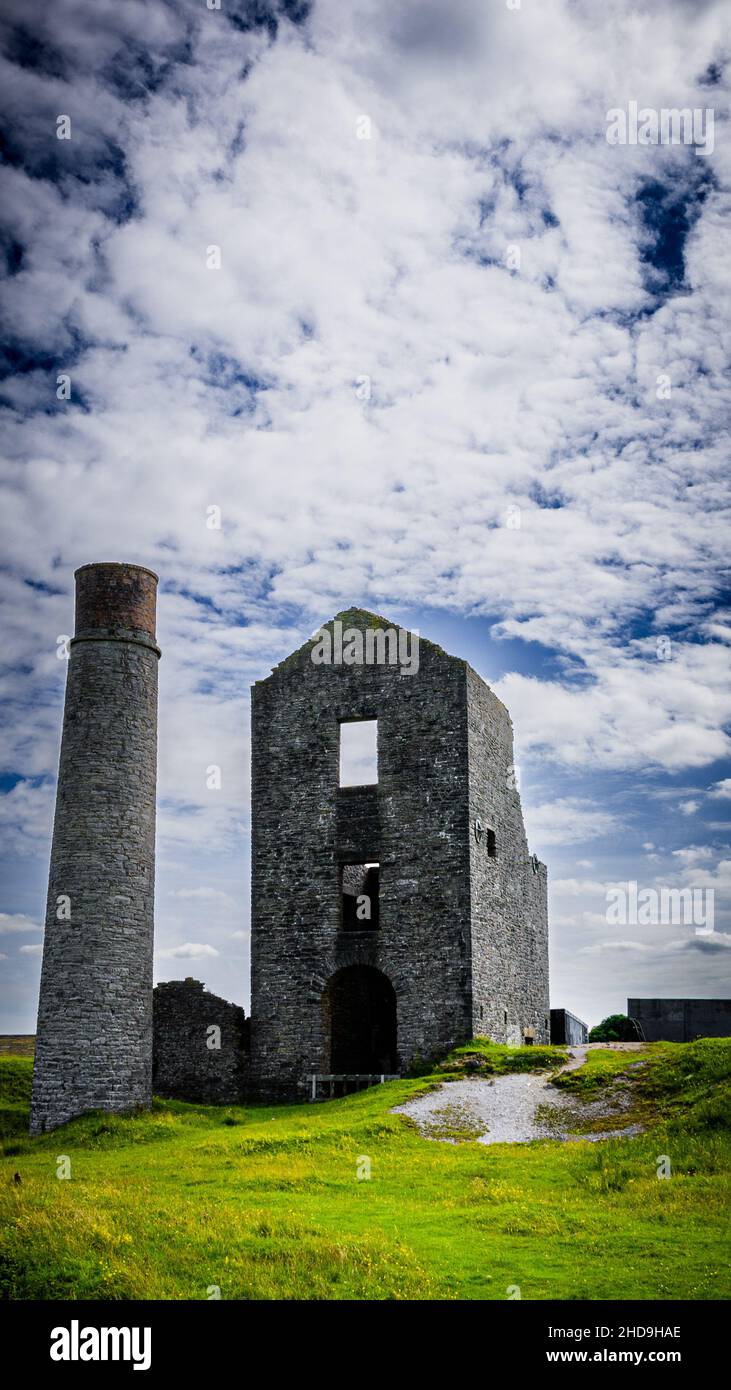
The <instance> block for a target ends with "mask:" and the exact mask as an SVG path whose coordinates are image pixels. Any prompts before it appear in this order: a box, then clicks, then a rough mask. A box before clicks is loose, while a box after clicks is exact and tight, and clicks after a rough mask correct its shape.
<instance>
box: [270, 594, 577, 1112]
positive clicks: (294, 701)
mask: <svg viewBox="0 0 731 1390" xmlns="http://www.w3.org/2000/svg"><path fill="white" fill-rule="evenodd" d="M335 625H339V634H340V635H341V636H342V639H343V640H342V651H341V652H340V653H339V652H338V650H337V644H336V643H335V641H333V644H332V657H333V658H334V659H331V660H329V661H328V660H323V661H316V660H313V657H314V656H315V655H316V653H315V650H314V645H313V642H312V641H309V642H306V643H305V644H304V646H302V647H301V648H300V649H299V651H297V652H295V653H293V655H292V656H290V657H288V658H287V659H286V660H285V661H283V662H281V664H280V665H279V666H277V667H276V668H275V669H274V671H273V672H272V674H271V675H270V676H268V677H267V678H266V679H265V680H261V681H258V682H257V683H256V684H255V685H254V687H253V690H252V716H251V731H252V897H251V909H252V924H251V1085H252V1089H253V1090H254V1091H255V1092H256V1093H258V1094H267V1095H271V1094H274V1095H296V1094H297V1092H298V1086H301V1085H302V1082H303V1078H305V1077H306V1076H307V1075H308V1074H312V1073H320V1074H323V1075H326V1074H332V1073H344V1072H351V1073H374V1074H377V1073H395V1072H403V1071H406V1070H407V1069H408V1068H409V1067H411V1066H412V1064H414V1063H415V1062H416V1061H417V1060H418V1059H424V1060H427V1059H430V1058H433V1057H436V1056H438V1055H439V1054H440V1053H443V1052H444V1051H445V1050H447V1049H448V1048H450V1047H452V1046H453V1045H455V1044H456V1043H459V1042H462V1041H465V1040H467V1039H468V1038H470V1037H472V1036H473V1035H475V1034H481V1035H485V1036H487V1037H490V1038H492V1039H493V1040H495V1041H497V1042H508V1043H523V1042H533V1041H535V1042H548V1040H549V1030H550V1022H549V1001H548V928H547V908H546V870H545V867H544V865H543V864H541V863H539V862H538V861H537V860H536V859H535V858H532V857H531V856H530V854H529V852H528V845H527V842H526V837H525V830H524V828H523V818H522V814H521V806H520V796H519V794H518V790H517V787H516V778H515V773H514V767H513V739H512V727H511V723H510V718H509V716H508V712H507V710H506V709H505V706H504V705H503V704H501V702H500V700H498V699H497V697H496V696H495V695H494V694H493V692H492V691H491V690H490V689H489V687H488V686H487V685H486V684H485V682H484V681H483V680H481V679H480V677H479V676H478V675H477V674H476V672H475V671H473V670H472V669H471V667H470V666H469V665H468V664H467V662H466V661H463V660H460V659H459V658H457V657H453V656H448V655H447V653H446V652H444V651H442V649H441V648H440V647H438V646H436V645H435V644H434V643H433V642H428V641H425V640H423V639H422V640H421V641H420V642H419V644H418V654H419V660H418V669H417V670H413V669H411V670H407V669H406V668H405V667H404V665H403V664H402V663H401V662H400V661H399V659H398V648H397V647H396V644H395V642H394V643H392V644H391V645H390V646H389V647H388V649H387V644H386V643H385V642H383V643H382V645H381V650H380V652H379V651H378V649H376V648H375V647H374V646H373V644H372V654H373V655H374V657H378V656H379V655H381V656H385V657H386V659H385V660H380V661H379V660H377V659H376V660H373V661H372V662H371V663H370V664H369V663H368V662H367V660H366V659H365V654H367V647H366V646H365V642H364V640H362V641H361V642H360V644H358V643H357V642H356V641H355V639H354V638H353V637H351V639H350V645H349V643H348V634H349V633H359V634H361V635H362V638H363V639H364V638H365V635H366V634H367V633H368V632H371V633H373V632H374V631H376V630H380V631H381V633H385V632H387V631H392V632H393V633H394V637H395V635H396V634H395V630H394V629H391V628H390V627H389V624H388V623H387V622H386V620H384V619H382V618H378V617H376V616H375V615H374V614H372V613H368V612H363V611H361V610H356V609H353V610H349V611H348V612H345V613H341V614H339V615H338V618H337V619H334V620H333V623H331V624H328V628H327V631H330V632H333V636H334V627H335ZM358 651H361V652H362V653H363V654H364V656H363V660H361V661H358V660H357V656H358ZM338 654H340V656H341V660H340V661H337V659H336V658H337V656H338ZM348 654H350V655H354V656H355V657H356V660H355V661H353V663H352V664H349V663H348V661H347V656H348ZM390 658H393V660H392V659H390ZM356 725H359V726H361V727H360V728H354V726H356ZM364 725H367V726H368V729H366V728H364V727H363V726H364ZM369 733H370V734H371V735H372V736H373V748H374V749H375V757H374V758H372V760H371V763H372V765H371V767H370V769H369V770H367V775H366V774H364V777H363V781H362V783H360V784H357V782H356V784H355V785H347V784H343V783H347V781H348V780H349V779H348V778H347V777H342V776H341V775H340V774H341V772H342V754H343V747H342V746H343V743H344V742H345V741H347V739H348V737H351V738H352V736H353V734H355V735H358V734H361V735H362V743H363V746H364V747H365V746H366V744H365V740H366V738H367V735H368V734H369ZM358 901H360V902H361V905H362V912H361V915H360V916H359V915H358V909H357V906H356V907H355V908H354V902H355V903H356V904H357V903H358ZM366 913H368V915H367V916H366V915H365V914H366Z"/></svg>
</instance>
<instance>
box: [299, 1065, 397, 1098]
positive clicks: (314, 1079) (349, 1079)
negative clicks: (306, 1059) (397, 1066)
mask: <svg viewBox="0 0 731 1390" xmlns="http://www.w3.org/2000/svg"><path fill="white" fill-rule="evenodd" d="M400 1079H401V1077H400V1074H399V1072H386V1071H382V1072H325V1073H321V1072H314V1071H313V1072H310V1074H309V1075H308V1076H307V1077H305V1079H304V1081H301V1082H300V1086H302V1087H307V1089H308V1090H309V1099H310V1100H311V1101H313V1100H321V1099H322V1098H323V1097H322V1096H321V1094H320V1092H321V1090H322V1088H324V1087H328V1088H329V1089H328V1090H327V1097H328V1098H329V1099H333V1098H334V1097H335V1096H345V1095H347V1094H348V1092H349V1091H364V1090H366V1089H367V1087H368V1086H382V1085H383V1083H384V1081H400Z"/></svg>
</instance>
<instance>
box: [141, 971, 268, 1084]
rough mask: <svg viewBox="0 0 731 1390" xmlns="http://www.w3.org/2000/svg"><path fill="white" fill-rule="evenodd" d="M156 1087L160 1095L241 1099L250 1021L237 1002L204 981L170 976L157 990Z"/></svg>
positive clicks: (154, 997) (153, 1081) (154, 996)
mask: <svg viewBox="0 0 731 1390" xmlns="http://www.w3.org/2000/svg"><path fill="white" fill-rule="evenodd" d="M152 1013H153V1053H152V1055H153V1064H152V1086H153V1090H154V1092H155V1095H156V1096H169V1097H170V1098H171V1099H173V1100H188V1101H197V1102H199V1103H201V1104H206V1105H235V1104H237V1103H239V1102H240V1101H241V1100H242V1099H243V1095H244V1091H245V1088H246V1069H247V1063H248V1045H249V1038H248V1022H247V1019H246V1016H245V1014H244V1010H243V1009H242V1008H241V1007H240V1006H239V1005H238V1004H229V1003H228V1001H227V1000H226V999H219V998H218V996H217V995H215V994H209V993H208V990H207V989H204V987H203V984H202V983H201V981H200V980H193V979H190V978H188V979H187V980H168V981H166V983H165V984H160V985H157V986H156V988H155V989H154V991H153V1010H152Z"/></svg>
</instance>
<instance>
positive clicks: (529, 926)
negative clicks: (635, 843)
mask: <svg viewBox="0 0 731 1390" xmlns="http://www.w3.org/2000/svg"><path fill="white" fill-rule="evenodd" d="M466 683H467V725H468V750H469V846H470V870H471V872H470V884H471V967H472V970H471V975H472V997H471V1009H472V1025H471V1030H472V1033H473V1034H474V1035H479V1036H484V1037H489V1038H491V1039H492V1040H493V1042H502V1043H512V1044H520V1043H524V1042H532V1043H542V1042H548V1040H549V1037H550V1007H549V996H548V902H547V878H546V866H545V864H541V863H540V861H539V860H537V859H536V858H535V857H534V856H531V855H530V853H529V850H528V842H527V840H526V835H525V829H524V826H523V813H522V810H521V805H520V793H519V791H518V786H517V776H516V772H515V767H514V762H513V756H514V755H513V727H512V724H511V721H510V716H509V714H508V711H507V710H506V708H505V706H504V705H503V704H502V703H501V701H500V700H498V698H497V696H496V695H494V694H493V692H492V690H490V688H489V686H487V685H486V684H485V682H484V681H483V680H481V679H480V677H479V676H478V675H477V674H476V672H475V671H473V670H472V669H471V667H469V666H466Z"/></svg>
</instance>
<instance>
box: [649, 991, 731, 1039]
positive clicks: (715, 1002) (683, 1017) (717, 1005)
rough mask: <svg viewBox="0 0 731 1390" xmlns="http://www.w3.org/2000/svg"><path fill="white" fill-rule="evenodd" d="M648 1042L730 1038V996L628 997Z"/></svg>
mask: <svg viewBox="0 0 731 1390" xmlns="http://www.w3.org/2000/svg"><path fill="white" fill-rule="evenodd" d="M627 1016H628V1017H629V1018H634V1019H636V1021H637V1023H638V1024H639V1025H640V1028H641V1029H642V1035H643V1036H644V1037H645V1038H646V1040H647V1042H693V1040H694V1039H695V1038H727V1037H731V999H628V1000H627Z"/></svg>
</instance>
